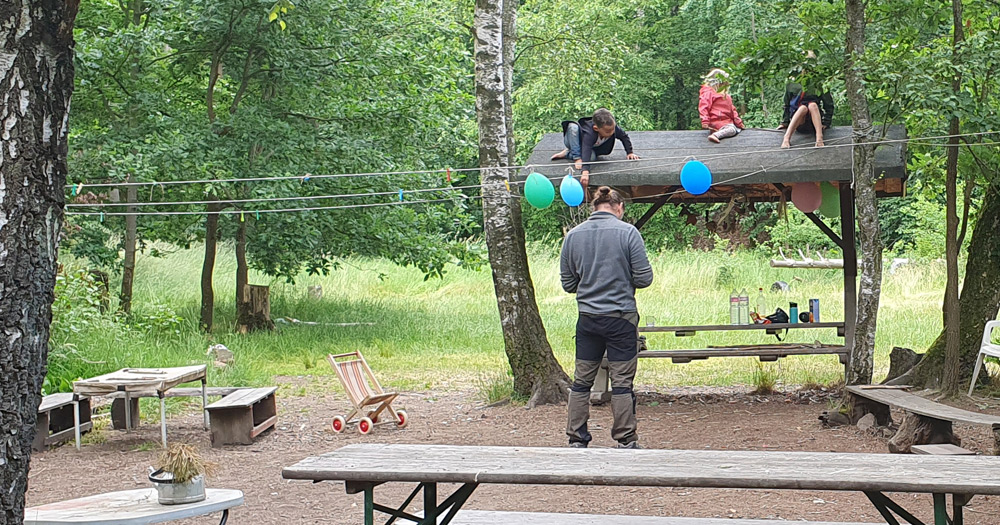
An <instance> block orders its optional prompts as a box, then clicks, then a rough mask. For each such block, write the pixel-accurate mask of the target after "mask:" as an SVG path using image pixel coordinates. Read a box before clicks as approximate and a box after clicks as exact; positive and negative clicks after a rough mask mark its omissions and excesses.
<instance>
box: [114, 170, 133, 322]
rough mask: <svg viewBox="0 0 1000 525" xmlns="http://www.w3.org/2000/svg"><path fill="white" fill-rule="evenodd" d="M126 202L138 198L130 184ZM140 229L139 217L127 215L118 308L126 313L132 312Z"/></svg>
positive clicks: (131, 210)
mask: <svg viewBox="0 0 1000 525" xmlns="http://www.w3.org/2000/svg"><path fill="white" fill-rule="evenodd" d="M125 194H126V202H129V203H133V202H136V201H137V200H138V197H137V196H136V188H135V186H129V187H128V189H127V190H126V191H125ZM125 212H126V213H135V212H136V209H135V206H126V207H125ZM137 230H138V217H137V216H135V215H126V216H125V263H124V265H123V267H122V293H121V296H119V302H120V304H119V305H118V309H119V310H121V312H122V313H123V314H125V315H129V314H131V313H132V282H133V280H134V279H135V240H136V236H137Z"/></svg>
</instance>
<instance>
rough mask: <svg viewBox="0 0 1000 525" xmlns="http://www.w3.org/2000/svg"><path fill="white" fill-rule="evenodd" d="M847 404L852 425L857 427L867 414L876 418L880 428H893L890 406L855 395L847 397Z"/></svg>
mask: <svg viewBox="0 0 1000 525" xmlns="http://www.w3.org/2000/svg"><path fill="white" fill-rule="evenodd" d="M847 402H848V404H849V408H850V410H849V414H850V417H851V424H852V425H856V424H857V423H858V421H859V420H860V419H861V418H863V417H865V414H872V415H874V416H875V424H876V425H878V426H880V427H888V426H892V413H891V412H889V405H884V404H882V403H879V402H876V401H872V400H871V399H866V398H863V397H861V396H856V395H854V394H848V395H847Z"/></svg>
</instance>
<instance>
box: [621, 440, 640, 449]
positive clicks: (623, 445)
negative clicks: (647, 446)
mask: <svg viewBox="0 0 1000 525" xmlns="http://www.w3.org/2000/svg"><path fill="white" fill-rule="evenodd" d="M615 448H642V447H640V446H639V442H638V441H632V442H631V443H619V444H618V446H617V447H615Z"/></svg>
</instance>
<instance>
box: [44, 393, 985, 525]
mask: <svg viewBox="0 0 1000 525" xmlns="http://www.w3.org/2000/svg"><path fill="white" fill-rule="evenodd" d="M318 381H326V379H322V380H321V379H315V378H279V383H290V384H291V386H293V387H294V388H295V389H299V388H301V387H303V386H305V387H307V391H308V392H310V393H311V394H309V395H307V396H305V397H296V396H291V395H285V396H280V395H279V398H278V417H279V419H278V424H277V427H276V428H275V429H273V430H271V431H268V432H267V433H265V434H263V435H262V436H261V437H260V438H258V440H257V441H256V443H254V444H253V445H251V446H228V447H225V448H220V449H213V448H211V447H210V444H209V434H208V432H207V431H205V430H203V429H202V428H201V416H200V414H198V412H197V410H190V411H186V412H185V413H183V414H182V415H179V416H175V417H172V418H169V419H168V425H167V430H168V435H169V439H170V440H175V441H176V440H183V441H186V442H189V443H192V444H195V445H196V446H198V447H199V448H200V449H202V451H203V452H204V454H205V455H206V456H207V458H208V459H210V460H211V461H214V462H216V463H217V464H218V466H219V469H218V473H217V474H216V475H215V476H214V477H213V478H211V479H209V486H215V487H225V488H235V489H240V490H242V491H243V492H244V494H245V505H244V506H242V507H239V508H237V509H234V510H233V512H232V513H231V515H230V520H229V523H231V524H236V525H238V524H244V523H259V524H273V523H281V524H309V523H334V524H356V523H361V520H362V508H363V506H362V505H363V499H362V495H360V494H358V495H348V494H346V493H345V491H344V486H343V483H332V482H325V483H321V484H313V483H308V482H301V481H287V480H284V479H282V478H281V469H282V467H285V466H288V465H291V464H293V463H296V462H297V461H299V460H301V459H302V458H304V457H307V456H311V455H316V454H320V453H324V452H329V451H331V450H334V449H336V448H339V447H341V446H343V445H347V444H350V443H361V442H367V443H440V444H469V445H473V444H474V445H519V446H557V447H558V446H565V445H566V439H565V434H564V433H563V430H564V425H565V417H566V407H565V405H563V406H544V407H540V408H536V409H534V410H530V411H529V410H526V409H525V408H523V407H519V406H510V405H506V406H498V407H486V406H484V405H483V403H482V402H481V401H479V400H477V399H476V398H475V394H474V393H472V392H449V393H444V394H437V393H432V392H423V393H408V394H404V395H403V396H401V398H400V402H398V403H397V407H396V408H405V409H406V411H407V412H408V414H409V416H410V424H409V426H408V427H407V428H406V429H405V430H397V429H392V428H388V427H378V428H376V430H375V432H374V433H373V434H371V435H368V436H361V435H359V434H358V433H357V432H356V431H354V430H353V428H352V429H350V430H349V431H348V432H345V433H343V434H334V433H333V432H332V431H331V430H330V421H331V418H332V417H333V416H334V415H337V414H344V413H346V412H347V410H348V409H349V407H350V403H349V402H348V401H347V400H346V398H344V396H343V395H342V394H341V393H340V388H339V386H336V385H331V384H319V383H318ZM651 390H652V389H647V391H641V392H640V394H639V408H638V417H639V432H640V443H641V444H642V446H643V447H645V448H669V449H722V450H725V449H732V450H789V451H816V452H825V451H832V452H874V453H887V448H886V441H887V438H886V437H883V436H882V435H878V434H877V433H871V432H868V431H861V430H859V429H858V428H856V427H854V426H845V427H838V428H823V427H822V426H821V424H820V422H819V420H818V419H817V416H818V415H819V414H820V413H821V412H822V411H824V410H827V408H828V407H829V404H830V397H831V394H830V393H828V392H825V391H810V392H789V393H784V394H774V395H769V396H755V395H750V394H748V393H746V390H745V389H740V388H697V389H696V388H683V389H667V388H663V387H659V388H657V390H658V391H659V392H658V393H657V392H652V391H651ZM280 393H281V391H279V394H280ZM998 404H1000V403H998V402H992V403H986V404H984V403H980V405H979V407H978V408H979V409H985V410H987V411H990V412H994V413H1000V410H998ZM899 416H900V415H899V414H894V419H895V420H896V421H897V422H898V421H899V420H900V417H899ZM610 424H611V414H610V408H609V407H608V406H599V407H594V409H593V411H592V416H591V428H592V432H593V434H594V437H595V441H594V443H592V446H611V445H612V444H613V443H612V441H611V438H610V430H609V429H610ZM102 432H103V435H104V436H105V437H106V440H105V441H104V442H103V443H99V444H89V445H86V446H84V448H83V450H82V451H80V452H77V451H76V450H75V449H74V447H73V446H72V444H67V445H64V446H61V447H59V448H56V449H53V450H49V451H47V452H43V453H40V454H36V455H35V456H33V457H32V469H31V473H30V482H29V490H28V496H27V498H28V505H40V504H44V503H49V502H52V501H58V500H64V499H70V498H76V497H82V496H86V495H90V494H94V493H99V492H107V491H113V490H126V489H135V488H143V487H147V486H148V485H149V483H148V481H147V480H146V474H145V473H146V467H147V465H151V464H152V463H153V462H154V461H155V458H156V455H157V454H158V450H157V447H156V446H153V445H152V444H153V443H156V442H157V440H158V439H159V427H158V426H157V425H156V423H144V424H143V426H142V427H141V428H140V429H139V430H138V431H136V432H132V433H128V434H126V433H125V432H123V431H114V430H110V429H107V430H103V431H102ZM956 433H957V434H958V435H959V436H961V437H962V439H963V446H965V447H966V448H969V449H972V450H975V451H979V452H987V453H988V452H989V451H990V449H991V447H992V436H991V435H990V432H989V430H988V429H984V428H975V427H964V426H957V427H956ZM622 468H628V466H627V465H622ZM411 488H412V487H410V486H403V485H400V484H390V485H383V486H381V487H379V488H377V489H376V501H380V500H381V501H382V502H383V503H390V502H399V501H401V500H402V499H403V498H405V496H406V495H407V494H408V493H409V491H410V490H411ZM449 488H450V487H445V486H442V487H441V488H440V489H439V492H440V493H441V494H446V493H448V492H450V490H449ZM896 500H897V501H898V502H899V503H901V504H903V505H904V506H905V507H907V508H909V510H910V511H911V512H914V513H915V514H916V515H917V517H918V518H920V519H924V520H927V521H928V522H933V519H932V510H931V509H932V507H931V505H932V504H931V497H930V495H909V494H907V495H902V494H901V495H897V497H896ZM466 508H475V509H487V510H521V511H539V512H541V511H545V512H583V513H593V514H632V515H651V516H696V517H723V518H727V517H728V518H748V519H749V518H757V519H783V520H814V521H819V520H824V521H856V522H878V521H879V520H880V516H879V514H878V513H877V511H876V510H875V508H874V507H873V506H872V505H871V504H870V503H869V502H868V500H867V498H865V496H864V495H863V494H860V493H848V492H815V491H812V492H810V491H774V490H719V489H688V488H675V489H663V488H648V489H647V488H608V487H551V486H546V487H544V488H543V489H542V490H539V487H537V486H489V485H485V486H482V487H480V488H479V489H478V490H477V491H476V492H475V493H474V494H473V496H472V498H471V499H470V501H469V502H468V503H467V504H466ZM412 510H415V509H412ZM965 518H966V523H968V524H970V525H998V524H1000V497H997V496H993V497H986V496H977V497H975V498H974V499H973V500H972V501H971V503H970V505H969V506H968V507H966V512H965ZM217 522H218V516H214V517H203V518H199V519H191V520H186V521H183V522H177V523H185V524H192V525H193V524H209V523H213V524H214V523H217Z"/></svg>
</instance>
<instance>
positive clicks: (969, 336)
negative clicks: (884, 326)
mask: <svg viewBox="0 0 1000 525" xmlns="http://www.w3.org/2000/svg"><path fill="white" fill-rule="evenodd" d="M985 190H986V191H985V195H984V197H983V203H982V205H981V206H980V208H979V217H978V218H977V219H976V226H975V229H973V230H972V239H970V240H969V255H968V259H967V260H966V262H965V280H964V282H963V283H962V294H961V296H960V297H959V299H958V308H959V319H960V327H959V344H958V348H959V351H960V355H959V378H960V379H959V383H960V384H964V382H965V381H968V380H969V378H971V377H972V367H973V366H975V363H976V356H978V355H979V344H980V341H981V339H982V336H983V327H984V326H986V322H987V321H992V320H993V319H996V317H997V310H1000V286H997V283H998V282H1000V181H994V182H993V184H991V185H990V186H987V187H986V188H985ZM944 363H945V332H944V331H942V332H941V334H940V335H938V337H937V339H936V340H935V341H934V343H932V344H931V346H930V348H928V349H927V352H926V353H925V354H924V358H923V360H921V361H920V363H919V364H917V366H916V368H914V371H913V376H912V383H911V384H913V385H920V386H925V387H927V388H940V387H941V385H942V384H943V379H944ZM984 379H985V378H984Z"/></svg>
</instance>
